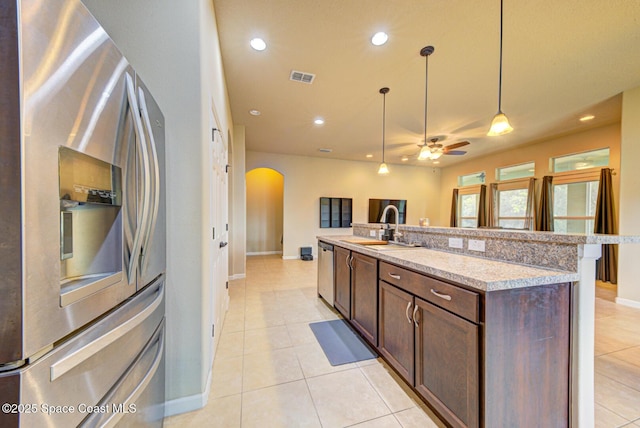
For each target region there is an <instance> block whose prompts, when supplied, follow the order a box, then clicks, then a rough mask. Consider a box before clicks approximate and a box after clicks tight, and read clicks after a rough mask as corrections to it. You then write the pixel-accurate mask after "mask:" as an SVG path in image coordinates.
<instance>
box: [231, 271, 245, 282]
mask: <svg viewBox="0 0 640 428" xmlns="http://www.w3.org/2000/svg"><path fill="white" fill-rule="evenodd" d="M246 277H247V274H246V273H236V274H235V275H229V281H233V280H234V279H245V278H246Z"/></svg>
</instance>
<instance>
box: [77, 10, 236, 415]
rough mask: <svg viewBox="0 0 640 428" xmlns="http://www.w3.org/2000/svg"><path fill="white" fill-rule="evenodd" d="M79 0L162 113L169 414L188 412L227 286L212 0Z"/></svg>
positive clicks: (221, 108)
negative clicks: (217, 166)
mask: <svg viewBox="0 0 640 428" xmlns="http://www.w3.org/2000/svg"><path fill="white" fill-rule="evenodd" d="M83 1H84V3H85V4H86V5H87V6H88V7H89V9H90V10H91V12H92V13H93V14H94V15H95V16H96V17H97V18H98V20H99V21H100V22H101V23H102V25H103V26H104V27H105V29H106V30H107V32H108V33H109V35H110V36H111V37H112V38H113V39H114V41H115V42H116V44H117V45H118V46H119V47H120V49H121V50H122V51H123V53H124V54H125V56H126V57H127V59H128V60H129V61H130V62H131V64H132V65H133V67H134V68H135V69H136V70H137V72H138V73H139V74H140V75H141V77H142V79H143V80H144V81H145V83H146V84H147V86H148V87H149V89H150V91H151V92H152V93H153V94H154V97H155V98H156V100H157V101H158V104H159V105H160V107H161V109H162V111H163V113H164V115H165V130H166V144H167V146H166V158H167V160H166V174H167V180H166V181H167V189H166V190H167V287H166V316H167V346H166V364H167V367H166V392H167V400H168V401H169V403H168V407H167V409H168V411H169V412H170V413H175V412H180V411H188V410H191V409H195V408H198V407H201V406H202V405H203V404H204V403H205V402H206V399H207V394H206V393H205V390H206V388H207V379H208V374H209V373H210V370H211V364H210V358H211V352H212V350H211V348H210V347H209V343H210V341H211V319H212V314H211V310H212V307H213V305H215V304H216V303H215V302H212V299H213V298H214V297H213V296H217V295H219V294H220V293H219V292H218V291H219V290H218V289H219V288H220V287H222V288H223V289H224V283H222V284H220V283H218V284H215V286H216V287H217V289H216V290H211V289H210V278H212V277H213V275H212V273H211V263H210V262H209V261H210V259H211V245H210V240H209V237H210V236H211V228H210V224H209V217H210V206H209V198H210V193H209V181H210V180H209V170H210V165H208V164H207V160H208V159H210V156H209V153H208V152H207V151H208V148H209V141H210V139H211V128H210V122H209V117H210V114H211V109H212V107H213V109H214V110H215V111H216V114H217V116H218V117H217V121H218V123H217V125H218V127H219V128H220V129H221V130H222V133H223V135H225V139H228V138H227V137H226V136H227V135H229V131H230V130H232V129H233V124H232V123H231V115H230V107H229V102H228V97H227V93H226V85H225V80H224V73H223V69H222V60H221V56H220V47H219V42H218V35H217V29H216V22H215V15H214V10H213V4H212V2H211V1H210V0H198V1H189V2H181V3H180V5H179V7H178V4H177V3H176V2H175V1H174V0H112V1H108V2H106V1H100V0H83ZM227 143H228V142H227ZM224 203H225V204H226V203H227V202H226V201H224ZM220 327H221V326H220ZM216 331H220V330H219V329H218V328H216ZM185 332H188V334H185Z"/></svg>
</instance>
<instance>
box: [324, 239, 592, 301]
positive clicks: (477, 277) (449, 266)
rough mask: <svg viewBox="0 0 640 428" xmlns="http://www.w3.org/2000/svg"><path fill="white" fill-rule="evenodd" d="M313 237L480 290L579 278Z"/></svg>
mask: <svg viewBox="0 0 640 428" xmlns="http://www.w3.org/2000/svg"><path fill="white" fill-rule="evenodd" d="M317 238H318V240H320V241H323V242H327V243H329V244H334V245H338V246H340V247H343V248H347V249H350V250H354V251H357V252H359V253H362V254H366V255H369V256H373V257H376V258H377V259H379V260H383V261H387V262H389V263H393V264H395V265H398V266H403V267H406V268H409V269H412V270H414V271H417V272H422V273H425V274H429V275H433V276H435V277H439V278H442V279H445V280H449V281H454V282H457V283H459V284H462V285H467V286H469V287H473V288H476V289H478V290H482V291H496V290H506V289H512V288H523V287H534V286H537V285H545V284H556V283H560V282H573V281H578V280H579V279H580V275H579V273H577V272H570V271H561V270H553V269H547V268H539V267H535V266H528V265H521V264H516V263H508V262H504V261H496V260H490V259H486V258H480V257H473V256H469V255H463V254H455V253H449V252H446V251H440V250H431V249H428V248H422V247H416V248H406V249H405V248H402V249H400V248H394V249H393V250H382V251H379V250H376V249H374V248H373V247H369V246H367V245H360V244H356V243H353V242H348V241H349V240H354V239H357V240H360V241H364V240H367V239H370V238H365V237H360V236H353V235H344V236H318V237H317Z"/></svg>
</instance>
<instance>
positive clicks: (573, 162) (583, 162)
mask: <svg viewBox="0 0 640 428" xmlns="http://www.w3.org/2000/svg"><path fill="white" fill-rule="evenodd" d="M608 165H609V148H608V147H607V148H606V149H599V150H591V151H589V152H582V153H576V154H572V155H566V156H559V157H556V158H551V168H552V171H553V172H567V171H579V170H583V169H589V168H597V167H606V166H608Z"/></svg>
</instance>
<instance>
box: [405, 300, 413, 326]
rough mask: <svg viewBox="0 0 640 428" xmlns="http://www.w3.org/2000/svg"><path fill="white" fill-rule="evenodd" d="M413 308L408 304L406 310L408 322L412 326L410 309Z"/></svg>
mask: <svg viewBox="0 0 640 428" xmlns="http://www.w3.org/2000/svg"><path fill="white" fill-rule="evenodd" d="M410 308H411V302H409V303H407V309H405V311H404V315H405V316H406V317H407V321H409V324H411V322H412V321H411V318H410V316H409V309H410Z"/></svg>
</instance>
